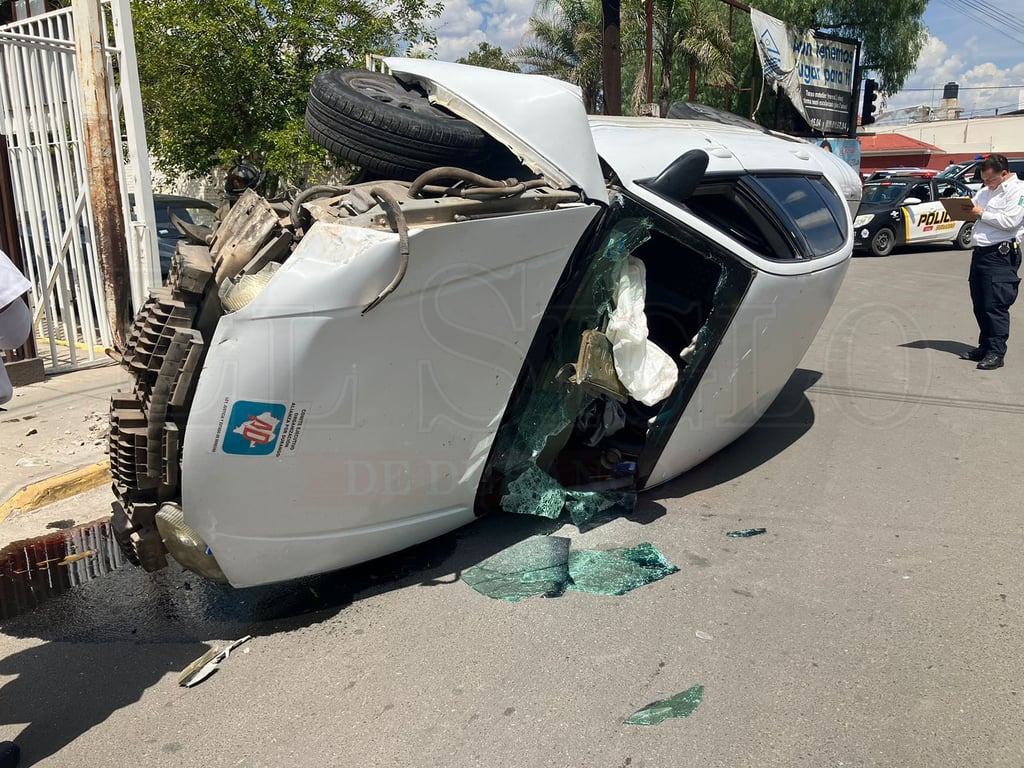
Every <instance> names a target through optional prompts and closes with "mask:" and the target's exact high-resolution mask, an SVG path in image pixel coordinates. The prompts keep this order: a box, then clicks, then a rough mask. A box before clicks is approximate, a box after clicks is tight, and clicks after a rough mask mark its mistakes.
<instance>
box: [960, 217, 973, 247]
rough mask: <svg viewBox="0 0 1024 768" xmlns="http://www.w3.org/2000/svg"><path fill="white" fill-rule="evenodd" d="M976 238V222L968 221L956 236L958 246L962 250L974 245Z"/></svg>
mask: <svg viewBox="0 0 1024 768" xmlns="http://www.w3.org/2000/svg"><path fill="white" fill-rule="evenodd" d="M973 239H974V222H972V221H968V222H967V223H965V224H964V225H963V226H962V227H960V232H959V234H958V235H957V236H956V247H957V248H959V249H960V250H961V251H966V250H969V249H970V248H971V246H972V245H973Z"/></svg>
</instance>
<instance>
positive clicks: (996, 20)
mask: <svg viewBox="0 0 1024 768" xmlns="http://www.w3.org/2000/svg"><path fill="white" fill-rule="evenodd" d="M939 2H941V3H942V4H943V5H945V6H948V7H949V8H952V9H953V10H954V11H956V12H957V13H963V14H964V15H966V16H970V17H971V18H972V19H973V20H974V21H976V22H977V23H979V24H981V25H982V26H984V27H987V28H988V29H989V30H991V31H993V32H997V33H999V34H1001V35H1003V36H1004V37H1007V38H1009V39H1010V40H1014V41H1016V42H1017V43H1020V44H1021V45H1024V25H1022V24H1021V22H1020V21H1019V20H1017V19H1015V18H1014V17H1012V16H1010V15H1009V14H1008V13H1007V12H1006V11H1004V10H1002V9H1000V8H997V7H996V6H994V5H993V4H992V3H991V2H989V3H987V4H983V3H981V2H979V1H978V0H959V1H958V2H954V0H939ZM1011 30H1014V31H1016V32H1018V33H1020V35H1021V37H1017V36H1016V35H1014V34H1012V32H1011Z"/></svg>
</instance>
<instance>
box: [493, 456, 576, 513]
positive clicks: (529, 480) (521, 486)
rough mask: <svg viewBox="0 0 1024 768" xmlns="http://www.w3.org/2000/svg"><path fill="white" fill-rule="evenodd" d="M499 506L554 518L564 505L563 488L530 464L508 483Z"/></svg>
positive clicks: (545, 473) (515, 511)
mask: <svg viewBox="0 0 1024 768" xmlns="http://www.w3.org/2000/svg"><path fill="white" fill-rule="evenodd" d="M501 507H502V509H504V510H505V511H506V512H513V513H515V514H519V515H539V516H540V517H548V518H551V519H552V520H555V519H557V518H558V516H559V515H561V514H562V509H563V508H564V507H565V489H564V488H562V486H561V485H559V484H558V481H557V480H555V479H554V478H553V477H551V475H549V474H548V473H547V472H545V471H543V470H541V469H538V468H537V467H536V466H534V465H530V466H529V467H527V469H526V471H525V472H523V473H522V474H521V475H520V476H519V477H517V478H516V479H515V480H513V481H512V482H511V483H509V484H508V493H507V494H506V495H505V496H504V497H502V499H501Z"/></svg>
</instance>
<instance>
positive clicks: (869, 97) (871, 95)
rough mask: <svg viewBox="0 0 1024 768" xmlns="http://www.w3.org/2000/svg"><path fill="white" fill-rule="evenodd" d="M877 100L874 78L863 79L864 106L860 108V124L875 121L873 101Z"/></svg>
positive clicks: (868, 123) (876, 84)
mask: <svg viewBox="0 0 1024 768" xmlns="http://www.w3.org/2000/svg"><path fill="white" fill-rule="evenodd" d="M877 101H878V83H876V82H875V81H874V80H865V81H864V106H863V107H861V110H860V124H861V125H871V124H872V123H873V122H875V109H876V105H875V102H877Z"/></svg>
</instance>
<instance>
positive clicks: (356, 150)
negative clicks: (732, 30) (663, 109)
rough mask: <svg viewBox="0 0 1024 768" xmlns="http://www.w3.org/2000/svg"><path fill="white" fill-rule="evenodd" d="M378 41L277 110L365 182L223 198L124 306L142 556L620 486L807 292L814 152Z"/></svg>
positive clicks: (716, 403)
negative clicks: (592, 109)
mask: <svg viewBox="0 0 1024 768" xmlns="http://www.w3.org/2000/svg"><path fill="white" fill-rule="evenodd" d="M385 61H386V64H387V65H388V67H390V70H391V73H392V75H384V74H379V73H368V72H352V71H346V70H341V71H333V72H330V73H324V74H323V75H322V76H320V77H318V79H317V82H316V83H315V84H314V88H313V93H312V96H311V99H310V105H309V108H308V109H309V111H308V113H307V125H308V126H309V130H310V133H311V135H313V136H314V137H315V138H317V139H318V140H320V141H322V142H323V143H325V144H326V145H328V146H330V147H332V148H333V149H335V150H336V151H337V152H339V153H340V154H342V155H343V156H345V157H347V158H348V159H357V160H358V161H359V162H360V164H362V165H363V166H364V168H365V169H367V170H368V174H367V175H368V176H370V178H373V177H376V178H377V179H379V180H374V181H369V180H367V181H364V182H361V183H358V184H353V185H351V186H348V187H344V188H337V189H333V188H314V189H311V190H307V191H306V192H304V193H302V194H301V195H300V196H299V197H298V198H297V199H296V200H295V201H294V203H293V204H292V205H291V206H290V208H289V207H287V206H286V207H285V208H284V209H281V208H280V207H279V206H275V205H273V204H270V203H268V202H267V201H266V200H264V199H262V198H260V197H259V196H258V195H256V194H255V193H252V192H247V193H246V194H245V195H244V196H243V197H242V198H241V199H240V200H239V201H238V202H237V203H236V204H235V206H234V207H233V208H232V210H231V212H230V214H229V215H228V217H227V218H226V219H225V220H224V222H223V223H222V224H220V226H219V228H217V229H216V230H214V231H213V232H212V233H209V234H207V233H206V232H204V231H200V230H196V231H190V232H189V234H190V236H191V237H192V239H193V242H192V244H184V243H183V244H182V245H180V246H179V249H178V254H177V255H176V256H175V261H174V266H173V267H172V270H171V278H170V285H169V286H168V287H166V288H164V289H162V290H158V291H156V292H155V293H154V294H153V297H152V299H151V300H150V302H149V304H147V306H146V307H145V308H143V310H142V312H141V313H140V314H139V317H138V319H137V321H136V325H135V331H134V332H133V335H132V338H131V341H130V343H129V344H128V346H127V348H126V349H125V350H124V352H123V363H124V365H125V366H126V367H127V368H128V370H130V371H132V372H133V373H134V375H135V377H136V381H137V386H136V387H135V390H134V391H133V392H130V393H119V394H116V395H115V396H114V398H113V403H112V409H111V414H112V417H111V420H112V424H111V426H112V429H111V451H110V453H111V468H112V472H113V475H114V485H115V489H116V492H117V495H118V501H117V503H116V504H115V515H114V523H115V528H116V529H117V530H118V537H119V540H120V542H121V544H122V546H123V547H124V548H125V549H126V551H127V552H128V553H129V554H130V556H131V557H133V558H135V559H136V561H137V562H141V564H142V565H143V566H144V567H146V568H147V569H156V568H159V567H162V566H163V565H165V564H166V554H167V553H168V552H169V553H170V554H171V555H172V556H173V557H174V558H175V559H177V560H179V561H180V562H181V563H182V564H183V565H185V566H187V567H189V568H192V569H194V570H196V571H198V572H200V573H203V574H205V575H207V576H210V577H212V578H220V579H223V580H226V581H228V582H230V583H231V584H233V585H235V586H248V585H255V584H261V583H267V582H275V581H282V580H287V579H291V578H295V577H300V576H304V575H308V574H314V573H319V572H324V571H329V570H333V569H338V568H342V567H345V566H348V565H352V564H356V563H359V562H363V561H366V560H369V559H371V558H374V557H378V556H380V555H384V554H387V553H390V552H394V551H397V550H399V549H402V548H405V547H408V546H410V545H413V544H416V543H418V542H422V541H425V540H428V539H430V538H432V537H436V536H438V535H440V534H443V533H445V532H447V531H450V530H452V529H455V528H457V527H459V526H462V525H465V524H467V523H469V522H471V521H472V520H474V519H475V518H476V517H477V516H478V515H481V514H483V513H486V512H488V511H490V510H496V509H505V510H508V511H516V512H540V513H544V514H548V515H557V514H559V513H560V512H562V511H563V509H564V510H567V511H568V513H569V514H571V515H572V517H573V519H574V520H576V521H577V522H579V521H582V520H585V519H587V518H588V517H589V516H590V515H592V514H594V513H595V512H596V511H598V510H602V509H606V508H607V507H609V506H611V505H616V504H617V505H620V506H621V505H626V506H627V507H628V506H629V504H630V499H632V498H634V496H633V495H634V494H635V493H636V492H639V491H643V490H644V489H647V488H651V487H653V486H656V485H659V484H661V483H664V482H666V481H668V480H670V479H672V478H674V477H676V476H678V475H679V474H680V473H683V472H685V471H686V470H688V469H690V468H691V467H693V466H695V465H696V464H698V463H700V462H701V461H703V460H704V459H706V458H708V457H709V456H711V455H712V454H713V453H715V452H716V451H718V450H719V449H721V448H722V447H724V446H726V445H728V444H729V443H730V442H732V441H733V440H735V439H736V438H737V437H738V436H740V435H741V434H743V432H744V431H746V430H747V429H748V428H749V427H750V426H751V425H753V424H754V423H755V422H756V421H757V420H758V418H759V417H760V416H761V415H762V414H763V413H764V411H765V410H766V409H767V408H768V406H769V405H770V404H771V402H772V401H773V400H774V398H775V397H776V395H777V394H778V393H779V391H780V390H781V389H782V387H783V385H784V384H785V383H786V381H787V379H789V377H790V375H791V374H792V372H793V370H794V369H795V367H796V366H797V364H798V363H799V361H800V359H801V357H802V356H803V354H804V352H805V351H806V349H807V347H808V345H809V344H810V343H811V340H812V339H813V337H814V335H815V333H816V332H817V330H818V328H819V327H820V325H821V323H822V320H823V319H824V317H825V315H826V313H827V312H828V310H829V307H830V306H831V305H832V302H833V300H834V298H835V296H836V293H837V291H838V290H839V286H840V283H841V281H842V279H843V275H844V273H845V271H846V268H847V265H848V263H849V259H850V254H851V250H852V246H853V235H852V229H851V227H852V220H851V209H854V210H855V209H856V206H857V203H858V200H859V195H860V190H861V184H860V180H859V178H858V176H857V174H856V173H855V172H854V171H853V170H852V169H851V168H849V167H848V166H847V165H846V164H845V163H843V162H842V161H840V160H839V159H838V158H836V157H835V156H834V155H832V154H830V153H828V152H825V151H822V150H820V149H819V148H817V147H815V146H814V145H812V144H809V143H806V142H803V141H801V140H796V139H791V138H788V137H785V136H779V135H773V134H771V133H769V132H766V131H762V130H758V129H754V128H750V127H746V126H742V125H726V124H722V123H717V122H713V121H706V120H669V119H656V118H625V117H623V118H617V117H589V118H588V116H587V115H586V114H585V113H584V110H583V106H582V102H581V99H580V97H579V92H578V90H577V89H576V88H574V87H572V86H570V85H567V84H565V83H563V82H560V81H557V80H553V79H549V78H546V77H540V76H534V75H518V74H510V73H505V72H497V71H493V70H486V69H478V68H475V67H469V66H463V65H457V64H448V63H441V62H435V61H427V60H421V59H387V60H385ZM428 96H429V100H428V98H427V97H428ZM460 161H462V162H460ZM457 166H462V167H457ZM381 176H386V177H389V178H385V179H381Z"/></svg>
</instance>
